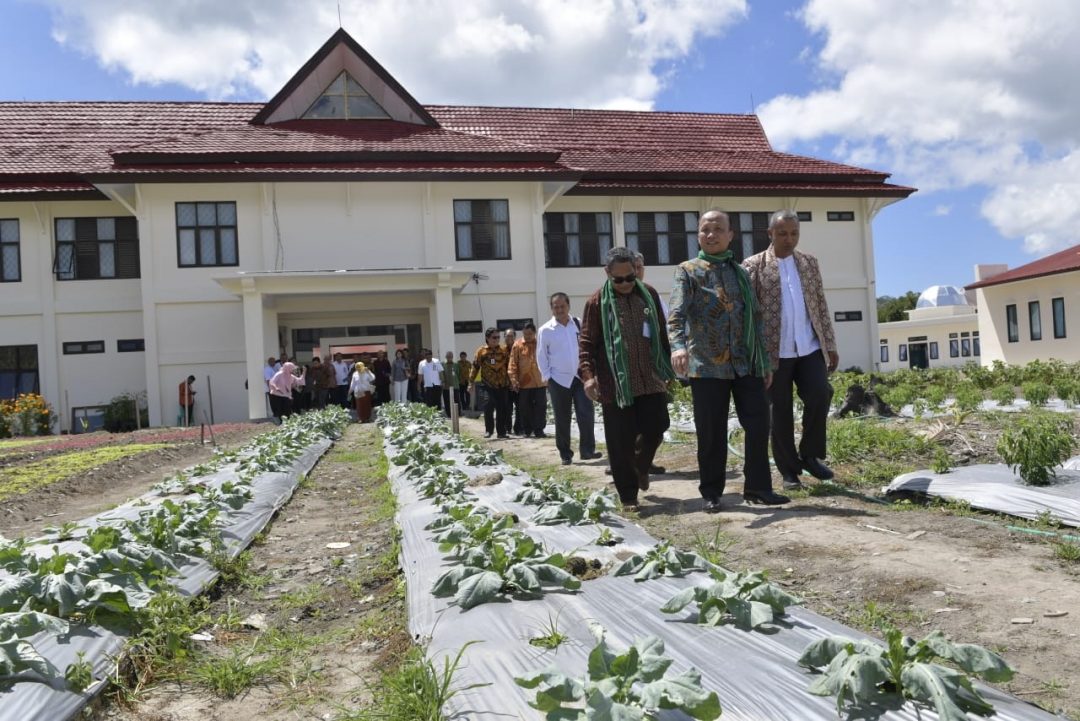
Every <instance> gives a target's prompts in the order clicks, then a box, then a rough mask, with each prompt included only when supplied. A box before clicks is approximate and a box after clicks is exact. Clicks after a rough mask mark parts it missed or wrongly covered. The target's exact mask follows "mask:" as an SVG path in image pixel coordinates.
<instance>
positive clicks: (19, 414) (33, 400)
mask: <svg viewBox="0 0 1080 721" xmlns="http://www.w3.org/2000/svg"><path fill="white" fill-rule="evenodd" d="M54 425H56V413H55V412H54V411H53V409H52V407H51V406H50V405H49V404H48V403H46V402H45V399H44V398H42V397H41V396H40V395H38V394H37V393H20V394H19V397H18V398H16V399H15V400H13V401H11V400H8V401H0V438H2V437H6V436H47V435H49V434H50V433H51V432H52V427H53V426H54Z"/></svg>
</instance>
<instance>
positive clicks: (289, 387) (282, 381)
mask: <svg viewBox="0 0 1080 721" xmlns="http://www.w3.org/2000/svg"><path fill="white" fill-rule="evenodd" d="M295 371H296V364H295V363H291V362H286V363H282V364H281V368H279V369H278V371H277V373H275V374H274V375H273V377H271V378H270V383H269V386H270V412H271V413H273V414H274V418H277V419H278V420H281V419H282V418H287V417H288V416H291V415H292V411H293V408H292V405H293V401H292V398H293V396H292V394H293V388H295V387H296V386H300V385H303V384H304V369H301V370H300V375H299V376H297V375H296V374H295Z"/></svg>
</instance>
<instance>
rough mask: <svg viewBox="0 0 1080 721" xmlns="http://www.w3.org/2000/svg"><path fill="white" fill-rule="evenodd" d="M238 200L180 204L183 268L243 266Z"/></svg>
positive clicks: (179, 242)
mask: <svg viewBox="0 0 1080 721" xmlns="http://www.w3.org/2000/svg"><path fill="white" fill-rule="evenodd" d="M239 263H240V260H239V256H238V254H237V250H236V203H233V202H229V203H177V204H176V264H177V265H178V266H179V267H181V268H208V267H213V266H224V265H239Z"/></svg>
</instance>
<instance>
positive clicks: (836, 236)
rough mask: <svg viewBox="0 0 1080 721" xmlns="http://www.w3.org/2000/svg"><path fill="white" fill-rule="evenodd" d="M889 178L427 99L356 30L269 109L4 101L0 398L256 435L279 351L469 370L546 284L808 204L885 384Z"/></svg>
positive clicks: (640, 130) (893, 195)
mask: <svg viewBox="0 0 1080 721" xmlns="http://www.w3.org/2000/svg"><path fill="white" fill-rule="evenodd" d="M887 178H888V175H887V174H885V173H880V172H876V171H870V170H865V169H862V168H856V167H852V166H847V165H841V164H837V163H831V162H827V161H823V160H817V159H814V158H807V157H801V156H795V155H790V154H787V153H780V152H776V151H774V150H773V149H772V147H771V146H770V144H769V142H768V139H767V138H766V137H765V134H764V132H763V130H762V128H761V125H760V123H759V122H758V119H757V117H755V116H753V115H714V114H695V113H663V112H655V113H648V112H644V113H643V112H622V111H599V110H563V109H541V108H495V107H462V106H424V105H421V104H420V103H418V102H417V101H416V100H415V99H413V98H412V96H411V95H409V93H408V92H407V91H406V90H405V89H404V88H403V87H401V85H400V84H399V83H398V82H397V81H396V80H394V78H393V77H392V76H391V75H390V74H389V73H387V72H386V71H385V70H384V69H383V68H382V67H381V66H380V65H379V64H378V63H377V62H376V61H375V60H374V59H373V58H371V57H370V56H369V55H368V54H367V53H366V52H365V51H364V50H363V49H362V48H361V47H360V46H359V45H357V44H356V42H355V41H354V40H353V39H352V38H351V37H349V36H348V35H347V34H346V33H345V32H344V31H338V32H337V33H335V34H334V35H333V36H332V37H331V38H330V39H329V40H328V41H327V43H326V44H325V45H324V46H323V47H322V48H321V49H320V50H319V51H318V52H317V53H316V54H315V55H314V56H313V57H312V58H311V60H309V61H308V63H307V64H305V65H304V66H303V67H302V68H301V69H300V70H299V71H298V72H297V74H296V75H295V76H294V77H293V78H292V79H291V80H290V81H289V82H288V83H287V84H286V85H285V87H284V88H282V90H281V91H280V92H279V93H278V94H277V95H275V96H274V98H272V99H271V100H270V101H269V102H268V103H266V104H252V103H209V102H205V103H189V102H184V103H166V102H145V103H143V102H138V103H112V102H52V103H40V102H32V103H28V102H5V103H0V246H2V249H0V252H2V266H0V270H2V278H0V281H2V282H0V396H4V397H9V396H11V395H13V394H14V393H16V392H18V391H31V390H38V389H40V392H41V393H43V395H44V396H45V397H46V399H47V400H48V401H49V403H51V404H52V405H53V406H54V407H55V408H56V409H57V410H58V411H60V414H61V418H62V421H61V426H62V428H64V429H70V428H71V427H72V426H73V425H75V426H76V427H75V430H78V424H74V423H73V421H72V418H73V417H74V415H75V414H87V413H92V412H93V409H94V408H97V407H100V406H102V405H103V404H106V403H108V401H109V400H110V399H111V398H112V397H113V396H115V395H117V394H119V393H122V392H125V391H130V392H139V391H144V390H145V391H146V393H147V397H148V401H149V409H150V419H151V423H153V424H155V425H157V424H168V423H172V422H173V419H174V418H175V417H176V406H177V399H176V397H177V387H178V384H179V383H180V382H181V381H182V380H183V379H184V378H185V377H186V376H187V375H188V374H193V375H195V376H196V378H197V383H196V386H195V388H196V390H197V391H199V393H200V395H199V396H197V401H198V404H199V405H200V406H201V407H202V408H204V409H206V408H207V407H208V406H209V403H208V401H209V400H210V399H209V393H208V391H210V390H212V395H213V409H214V418H215V420H216V421H219V422H220V421H223V420H238V419H246V418H249V417H251V418H255V417H262V416H265V415H266V407H265V402H264V398H263V383H262V366H263V364H264V363H265V358H266V357H267V356H269V355H277V354H278V353H280V352H281V351H283V350H284V351H285V352H287V353H289V354H290V355H295V356H297V357H298V358H299V359H301V360H306V359H307V358H309V357H310V356H311V355H312V354H313V353H321V354H323V355H324V356H325V355H326V354H327V353H328V352H329V351H330V350H332V349H333V348H335V347H343V346H356V345H372V344H387V345H390V346H394V345H397V346H399V347H400V346H409V347H412V348H419V347H421V346H426V347H431V348H433V349H434V350H435V352H436V353H437V354H439V355H442V354H443V353H445V352H446V351H447V350H453V351H455V352H459V351H462V350H465V351H468V352H469V353H470V354H471V353H472V351H473V350H474V349H475V348H476V347H477V346H478V345H479V344H480V341H481V338H482V334H481V333H482V329H483V328H484V327H487V326H510V325H520V324H521V323H522V322H524V320H526V319H534V320H537V321H542V320H544V319H546V318H547V317H549V315H550V314H549V310H548V296H549V294H550V293H552V292H555V291H564V292H566V293H568V294H569V295H570V296H571V299H572V307H573V308H574V310H575V312H579V311H580V309H581V301H582V299H583V298H584V297H585V296H587V295H588V294H589V293H590V292H592V291H593V290H594V289H595V288H596V287H598V285H599V283H600V281H601V279H602V277H603V271H602V270H601V268H600V265H601V258H602V257H603V255H604V253H605V252H606V250H607V248H609V247H610V246H611V245H612V244H626V245H629V246H631V247H635V248H637V249H640V250H641V251H642V252H643V253H644V254H645V256H646V263H647V265H648V266H650V271H649V276H648V279H649V282H650V283H652V284H654V285H655V286H656V287H657V288H658V290H660V291H661V292H662V293H664V294H666V293H667V292H668V291H669V290H670V283H671V266H672V265H674V264H676V263H678V262H680V261H681V260H683V259H684V258H686V257H687V255H688V254H691V253H696V250H697V245H696V236H695V232H694V231H695V230H696V221H697V217H698V214H700V213H701V212H703V211H705V210H707V209H709V208H713V207H719V208H723V209H725V210H727V211H729V212H730V213H731V217H732V222H733V226H734V228H735V230H736V240H735V243H734V246H735V252H736V254H737V255H739V256H742V255H745V254H749V253H752V252H756V251H759V250H761V249H763V248H764V247H766V246H767V244H768V239H767V237H766V235H765V225H766V222H767V217H768V213H770V212H771V211H773V210H776V209H778V208H794V209H796V210H798V211H799V212H800V214H801V215H802V216H803V218H804V221H803V224H802V241H801V246H800V247H801V248H802V249H804V250H806V251H808V252H810V253H813V254H815V255H817V256H818V257H819V259H820V260H821V267H822V270H823V275H824V281H825V285H826V290H827V293H828V298H829V304H830V308H831V309H832V310H833V312H834V313H835V315H836V320H837V323H836V330H837V339H838V343H839V347H840V355H841V358H842V362H843V364H844V365H845V366H847V365H859V366H862V367H866V368H869V367H870V363H871V362H872V361H873V360H876V358H872V357H871V349H873V348H875V347H876V346H877V323H876V313H875V308H876V301H875V296H876V293H875V282H874V254H873V236H872V232H871V222H872V220H873V218H874V216H875V214H876V213H877V212H878V211H879V210H881V208H883V207H884V206H886V205H888V204H890V203H893V202H896V201H897V200H899V199H902V198H904V197H906V196H908V195H909V194H910V193H911V192H913V190H912V189H911V188H905V187H900V186H896V185H891V184H888V183H886V182H885V181H886V179H887ZM207 379H209V381H210V385H211V388H208V387H207ZM245 381H250V383H248V384H247V388H246V389H245ZM198 420H202V416H201V415H199V417H198Z"/></svg>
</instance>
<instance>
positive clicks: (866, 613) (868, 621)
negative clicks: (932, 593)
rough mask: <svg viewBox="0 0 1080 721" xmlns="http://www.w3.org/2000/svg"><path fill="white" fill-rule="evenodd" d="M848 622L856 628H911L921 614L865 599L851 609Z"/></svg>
mask: <svg viewBox="0 0 1080 721" xmlns="http://www.w3.org/2000/svg"><path fill="white" fill-rule="evenodd" d="M847 620H848V622H850V623H851V625H853V626H855V627H856V628H861V629H864V630H868V631H877V632H881V631H883V630H885V629H886V628H890V627H893V628H912V627H914V626H917V625H918V624H919V623H920V622H921V621H922V615H921V614H920V613H919V612H918V611H916V610H914V609H911V608H898V607H897V606H895V605H893V604H890V603H887V602H878V601H866V602H864V603H863V605H862V606H857V607H855V608H854V609H851V610H850V611H849V614H848V618H847Z"/></svg>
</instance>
